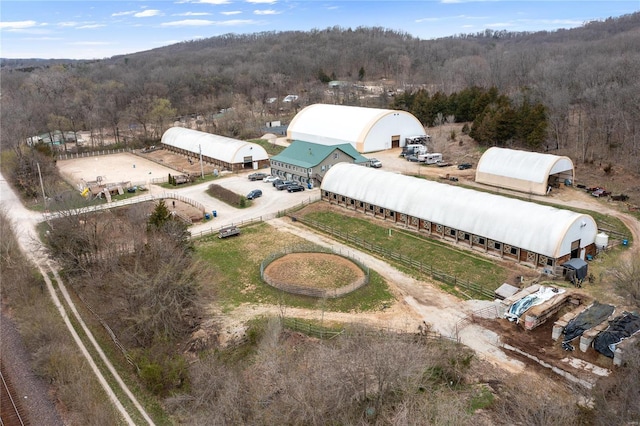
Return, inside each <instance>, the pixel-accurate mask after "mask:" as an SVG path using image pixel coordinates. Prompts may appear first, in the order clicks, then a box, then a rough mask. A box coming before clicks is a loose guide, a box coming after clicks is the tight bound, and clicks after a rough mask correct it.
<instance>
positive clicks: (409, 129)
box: [287, 104, 426, 153]
mask: <svg viewBox="0 0 640 426" xmlns="http://www.w3.org/2000/svg"><path fill="white" fill-rule="evenodd" d="M425 134H426V133H425V130H424V127H423V126H422V124H421V123H420V121H419V120H418V119H417V118H415V117H414V116H413V115H412V114H410V113H408V112H406V111H395V110H390V109H379V108H364V107H353V106H344V105H327V104H314V105H310V106H308V107H306V108H304V109H303V110H302V111H300V112H299V113H298V114H296V116H295V117H294V118H293V120H292V121H291V123H290V124H289V128H288V129H287V139H289V140H291V141H293V140H301V141H306V142H312V143H317V144H322V145H339V144H342V143H350V144H351V145H352V146H353V147H354V148H355V149H356V150H357V151H358V152H360V153H367V152H375V151H382V150H386V149H390V148H391V147H392V146H391V139H392V137H393V136H398V137H399V142H400V143H399V146H404V144H405V141H404V139H405V138H406V137H408V136H416V135H425Z"/></svg>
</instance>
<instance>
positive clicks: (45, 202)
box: [36, 163, 47, 212]
mask: <svg viewBox="0 0 640 426" xmlns="http://www.w3.org/2000/svg"><path fill="white" fill-rule="evenodd" d="M36 165H37V166H38V176H39V177H40V189H42V202H43V203H44V211H45V212H46V211H47V196H46V195H44V185H43V183H42V173H40V163H36Z"/></svg>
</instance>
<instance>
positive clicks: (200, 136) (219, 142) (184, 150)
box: [162, 127, 269, 171]
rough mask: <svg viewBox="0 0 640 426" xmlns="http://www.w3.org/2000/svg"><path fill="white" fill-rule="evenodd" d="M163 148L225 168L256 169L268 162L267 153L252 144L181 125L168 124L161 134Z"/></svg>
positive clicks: (234, 169)
mask: <svg viewBox="0 0 640 426" xmlns="http://www.w3.org/2000/svg"><path fill="white" fill-rule="evenodd" d="M162 145H163V147H164V148H166V149H169V150H171V151H175V152H178V153H180V154H184V155H189V156H199V155H200V153H202V160H203V161H205V162H207V163H211V164H213V165H217V166H219V167H221V168H224V169H227V170H233V171H236V170H242V169H258V168H262V167H267V166H268V165H269V155H268V154H267V151H265V149H264V148H263V147H262V146H260V145H258V144H255V143H252V142H245V141H241V140H238V139H232V138H228V137H226V136H219V135H214V134H211V133H205V132H201V131H198V130H192V129H185V128H183V127H171V128H170V129H168V130H167V131H166V132H164V134H163V135H162Z"/></svg>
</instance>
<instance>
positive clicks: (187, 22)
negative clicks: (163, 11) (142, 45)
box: [160, 19, 254, 27]
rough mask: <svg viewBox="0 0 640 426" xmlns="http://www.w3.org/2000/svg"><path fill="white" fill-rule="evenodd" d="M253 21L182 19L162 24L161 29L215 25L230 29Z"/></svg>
mask: <svg viewBox="0 0 640 426" xmlns="http://www.w3.org/2000/svg"><path fill="white" fill-rule="evenodd" d="M253 23H254V21H252V20H250V19H244V20H243V19H230V20H228V21H211V20H208V19H184V20H182V21H172V22H163V23H162V24H160V25H161V26H163V27H204V26H209V25H217V26H221V27H231V26H236V25H250V24H253Z"/></svg>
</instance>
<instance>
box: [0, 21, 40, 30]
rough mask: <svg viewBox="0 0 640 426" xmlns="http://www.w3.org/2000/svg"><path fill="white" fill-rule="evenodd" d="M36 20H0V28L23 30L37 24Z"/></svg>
mask: <svg viewBox="0 0 640 426" xmlns="http://www.w3.org/2000/svg"><path fill="white" fill-rule="evenodd" d="M37 25H38V23H37V22H36V21H12V22H0V28H1V29H9V30H23V29H25V28H33V27H35V26H37Z"/></svg>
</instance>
